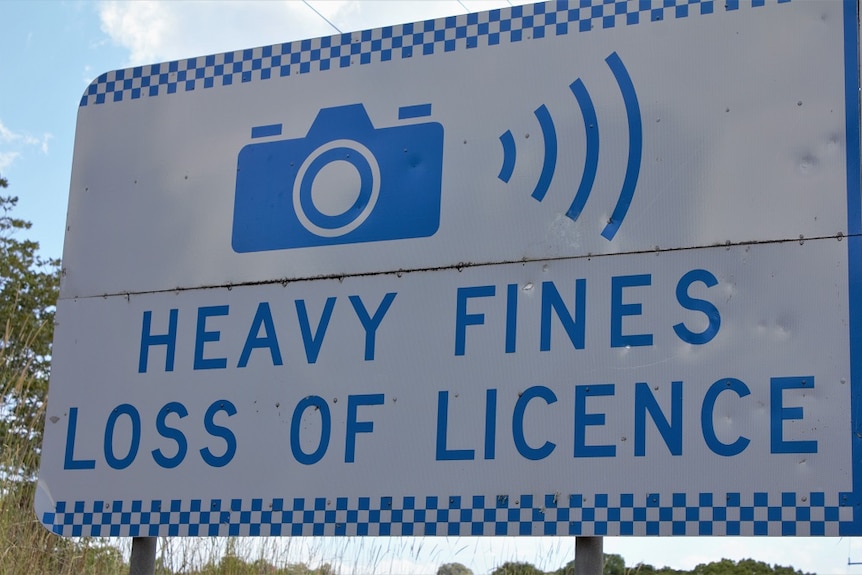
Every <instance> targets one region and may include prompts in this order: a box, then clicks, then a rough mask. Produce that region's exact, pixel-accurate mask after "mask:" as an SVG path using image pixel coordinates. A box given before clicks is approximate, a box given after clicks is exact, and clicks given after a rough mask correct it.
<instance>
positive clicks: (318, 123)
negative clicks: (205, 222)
mask: <svg viewBox="0 0 862 575" xmlns="http://www.w3.org/2000/svg"><path fill="white" fill-rule="evenodd" d="M430 114H431V105H430V104H423V105H419V106H407V107H402V108H400V109H399V119H400V120H410V119H415V118H421V117H423V116H429V115H430ZM281 131H282V125H281V124H273V125H268V126H257V127H255V128H252V139H265V138H266V139H267V140H266V141H260V142H253V143H251V144H247V145H246V146H244V147H243V148H242V150H240V153H239V157H238V158H237V177H236V196H235V201H234V214H233V237H232V245H233V249H234V251H236V252H240V253H244V252H259V251H265V250H280V249H290V248H305V247H313V246H327V245H339V244H352V243H362V242H376V241H383V240H400V239H407V238H422V237H428V236H431V235H434V233H436V232H437V229H438V228H439V226H440V191H441V182H442V171H443V126H441V125H440V124H439V123H437V122H423V123H404V124H401V125H396V126H391V127H385V128H375V127H374V125H373V124H372V123H371V120H370V119H369V118H368V114H367V113H366V111H365V107H364V106H363V105H362V104H352V105H348V106H339V107H335V108H323V109H321V110H320V112H318V114H317V117H316V118H315V120H314V122H313V123H312V125H311V128H309V130H308V134H307V135H306V136H305V137H304V138H297V139H292V140H290V139H288V140H278V139H271V138H272V137H273V136H280V135H281Z"/></svg>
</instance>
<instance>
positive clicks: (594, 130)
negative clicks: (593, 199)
mask: <svg viewBox="0 0 862 575" xmlns="http://www.w3.org/2000/svg"><path fill="white" fill-rule="evenodd" d="M569 89H570V90H571V91H572V94H574V95H575V98H576V99H577V100H578V105H579V106H580V107H581V113H582V114H583V116H584V130H585V131H586V136H587V159H586V161H585V163H584V174H583V176H581V184H580V185H579V186H578V192H577V193H576V194H575V199H573V200H572V205H571V206H569V210H568V211H567V212H566V215H567V216H568V217H569V218H570V219H572V220H573V221H574V220H577V219H578V217H579V216H580V215H581V211H583V209H584V206H585V205H586V203H587V200H588V199H589V198H590V192H591V191H592V189H593V183H594V182H595V181H596V169H597V168H598V165H599V122H598V119H597V118H596V109H595V107H594V106H593V100H592V98H590V93H589V92H587V88H586V86H584V83H583V82H582V81H581V79H580V78H578V79H577V80H575V81H574V82H572V84H571V85H570V86H569Z"/></svg>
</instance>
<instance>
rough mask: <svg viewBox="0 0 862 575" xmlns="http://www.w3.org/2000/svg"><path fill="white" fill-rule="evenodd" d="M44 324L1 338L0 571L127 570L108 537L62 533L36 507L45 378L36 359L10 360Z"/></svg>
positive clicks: (8, 330)
mask: <svg viewBox="0 0 862 575" xmlns="http://www.w3.org/2000/svg"><path fill="white" fill-rule="evenodd" d="M43 328H44V326H42V325H37V326H26V325H25V326H12V325H10V324H9V322H7V324H6V325H5V326H4V330H3V338H2V341H0V397H2V401H3V404H2V407H0V418H2V434H0V438H2V445H0V575H5V574H7V573H8V574H18V573H21V574H25V573H26V574H38V573H57V574H61V575H65V574H72V573H94V574H102V573H106V574H109V573H125V572H127V571H128V568H127V567H126V566H125V565H124V563H123V560H122V553H121V551H120V550H119V549H118V548H117V547H116V546H113V545H110V544H109V543H108V542H107V541H104V540H96V539H78V540H69V539H63V538H61V537H58V536H56V535H54V534H52V533H50V532H49V531H47V530H46V529H45V528H44V527H42V525H41V523H40V522H39V521H38V520H37V518H36V514H35V512H34V511H33V495H34V491H35V486H36V484H35V481H36V477H35V472H36V470H37V469H38V466H39V444H40V442H41V429H42V422H43V421H44V413H45V401H44V387H45V384H44V378H40V377H39V376H38V374H34V373H32V369H31V363H30V362H25V363H24V364H23V365H22V364H21V363H20V362H17V361H16V362H12V361H9V353H10V352H9V350H10V349H12V348H13V346H17V347H18V348H19V349H20V347H21V346H25V347H26V346H27V342H28V341H32V339H33V338H35V337H36V335H37V334H38V333H39V331H40V330H41V329H43Z"/></svg>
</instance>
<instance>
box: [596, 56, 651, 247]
mask: <svg viewBox="0 0 862 575" xmlns="http://www.w3.org/2000/svg"><path fill="white" fill-rule="evenodd" d="M605 62H607V64H608V67H609V68H610V69H611V72H613V73H614V77H615V78H616V80H617V84H619V86H620V92H621V93H622V95H623V103H624V104H625V106H626V116H627V117H628V122H629V159H628V165H627V166H626V177H625V179H624V180H623V187H622V190H621V191H620V197H619V199H618V200H617V206H616V207H615V208H614V211H613V213H612V214H611V219H610V221H609V222H608V225H606V226H605V229H604V230H603V231H602V236H603V237H604V238H605V239H606V240H608V241H610V240H612V239H614V236H615V235H616V233H617V231H618V230H619V229H620V225H621V224H622V223H623V220H624V219H625V217H626V212H628V210H629V206H630V205H631V203H632V197H633V196H634V194H635V186H636V185H637V183H638V175H639V174H640V169H641V155H642V152H643V127H642V126H641V110H640V105H639V104H638V97H637V94H636V93H635V87H634V85H633V84H632V79H631V77H629V73H628V71H627V70H626V67H625V66H624V65H623V62H622V60H620V57H619V56H618V55H617V53H616V52H614V53H612V54H611V55H610V56H608V57H607V58H605Z"/></svg>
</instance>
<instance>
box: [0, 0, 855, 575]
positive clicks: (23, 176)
mask: <svg viewBox="0 0 862 575" xmlns="http://www.w3.org/2000/svg"><path fill="white" fill-rule="evenodd" d="M310 4H311V6H309V5H307V4H304V3H302V2H275V1H271V2H263V3H260V2H241V3H239V2H227V1H224V2H193V3H192V2H189V3H180V2H174V3H167V2H165V3H159V2H135V3H114V2H101V3H99V2H88V1H65V2H60V1H51V2H49V1H30V2H20V1H17V0H11V1H10V0H4V1H2V2H0V22H2V24H3V33H2V34H0V54H2V57H0V78H2V80H0V83H2V86H3V89H2V90H0V174H2V175H3V176H4V177H6V178H7V179H8V180H9V183H10V188H9V190H8V192H10V193H12V194H13V195H17V196H19V197H20V202H19V208H18V209H17V211H16V215H17V216H18V217H22V218H24V219H27V220H30V221H31V222H32V223H33V228H32V230H31V232H30V234H29V237H30V238H32V239H35V240H37V241H39V242H40V244H41V247H42V250H41V253H42V255H43V256H46V257H60V256H61V255H62V246H63V230H64V227H65V217H66V205H67V199H68V187H69V177H70V172H71V166H72V156H73V147H74V134H75V119H76V114H77V110H78V102H79V100H80V97H81V94H82V93H83V91H84V89H85V88H86V86H87V85H88V84H89V82H90V81H91V80H92V79H93V78H95V77H96V76H98V75H99V74H101V73H102V72H105V71H108V70H113V69H117V68H122V67H126V66H129V65H133V64H141V63H152V62H159V61H165V60H171V59H177V58H183V57H189V56H198V55H204V54H209V53H215V52H223V51H228V50H235V49H240V48H247V47H251V46H260V45H267V44H272V43H276V42H283V41H290V40H297V39H301V38H308V37H315V36H322V35H328V34H331V33H334V31H335V30H334V29H333V26H334V27H337V28H338V29H339V30H341V31H349V30H359V29H365V28H370V27H376V26H381V25H386V24H394V23H398V22H407V21H415V20H422V19H426V18H433V17H440V16H445V15H450V14H457V13H463V12H465V10H472V11H476V10H482V9H488V8H492V7H498V6H505V5H506V4H507V2H506V1H502V2H498V1H493V0H489V1H484V0H473V1H467V0H465V1H463V2H457V1H453V0H443V1H439V2H417V1H413V2H371V1H367V0H366V1H364V2H341V1H338V2H336V1H319V0H318V1H315V2H311V3H310ZM312 8H313V9H312ZM315 10H316V11H317V12H319V14H318V13H316V12H315ZM327 20H329V22H327ZM330 22H331V24H330ZM381 546H383V547H387V545H386V544H381ZM396 547H397V546H396ZM401 548H402V549H405V550H408V551H409V552H407V553H405V555H407V556H406V557H395V556H393V557H392V558H391V560H392V563H391V566H389V567H387V566H386V565H387V564H386V563H382V564H380V566H379V569H380V570H381V571H386V572H389V571H392V572H404V571H413V572H417V573H422V572H433V571H434V570H435V569H436V565H438V564H440V563H443V562H447V561H460V562H463V563H465V564H468V565H469V566H471V567H472V568H473V569H474V570H475V571H476V572H477V573H481V572H484V571H486V570H489V569H491V568H492V567H493V566H494V564H495V563H496V562H497V560H496V559H494V558H492V555H495V556H496V557H498V558H499V559H500V560H523V561H531V562H534V563H536V564H540V565H541V566H542V567H544V568H546V569H552V568H556V567H558V566H559V565H561V564H562V563H565V562H566V561H567V560H568V559H569V558H571V557H572V556H573V549H574V541H573V540H571V539H544V538H533V539H521V540H514V539H511V538H505V539H495V540H477V539H473V538H461V539H458V540H452V539H450V538H447V539H443V538H441V539H439V540H437V539H435V540H431V541H425V542H424V548H425V549H426V551H423V552H422V553H423V555H422V556H421V557H420V556H419V555H414V553H415V551H412V550H411V548H412V546H411V545H404V546H402V547H401ZM414 549H415V548H414ZM605 551H606V552H609V553H619V554H621V555H623V556H624V557H625V559H626V562H627V563H628V564H629V565H631V564H634V563H637V562H645V563H651V564H653V565H656V566H661V565H669V566H672V567H675V568H692V567H693V566H695V565H696V564H698V563H701V562H708V561H711V560H718V559H720V558H722V557H729V558H734V559H739V558H743V557H752V558H755V559H759V560H762V561H767V562H769V563H779V564H783V565H793V566H794V567H796V568H798V569H803V570H806V571H813V572H818V573H836V574H837V573H862V566H859V567H857V566H848V565H847V559H848V556H849V557H850V558H851V559H853V560H854V561H862V541H859V540H849V539H846V538H844V539H834V538H833V539H810V538H799V539H790V538H788V539H784V540H779V539H745V538H715V539H708V538H701V539H697V538H685V539H670V538H667V539H660V540H656V539H639V538H629V539H626V538H607V539H606V541H605ZM396 555H397V554H396Z"/></svg>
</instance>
